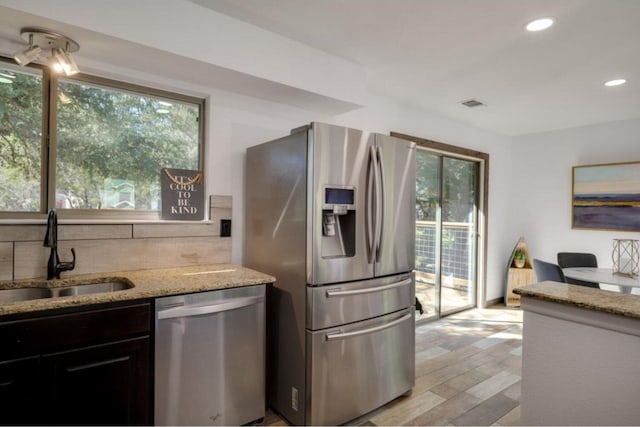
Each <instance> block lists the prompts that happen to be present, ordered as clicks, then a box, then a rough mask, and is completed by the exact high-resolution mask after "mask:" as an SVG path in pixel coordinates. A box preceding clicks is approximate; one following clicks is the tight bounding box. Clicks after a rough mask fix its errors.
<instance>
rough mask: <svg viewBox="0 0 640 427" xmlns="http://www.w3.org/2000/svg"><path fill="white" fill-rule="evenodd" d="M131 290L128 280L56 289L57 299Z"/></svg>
mask: <svg viewBox="0 0 640 427" xmlns="http://www.w3.org/2000/svg"><path fill="white" fill-rule="evenodd" d="M131 288H133V283H131V282H129V281H128V280H109V281H105V282H99V283H80V284H77V285H74V286H67V287H64V288H60V289H58V292H57V293H58V296H59V297H68V296H78V295H89V294H97V293H101V292H115V291H124V290H126V289H131Z"/></svg>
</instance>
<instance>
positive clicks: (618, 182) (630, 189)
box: [571, 161, 640, 232]
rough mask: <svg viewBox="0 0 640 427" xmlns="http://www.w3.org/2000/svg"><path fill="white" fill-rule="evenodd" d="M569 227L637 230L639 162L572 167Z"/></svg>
mask: <svg viewBox="0 0 640 427" xmlns="http://www.w3.org/2000/svg"><path fill="white" fill-rule="evenodd" d="M571 228H572V229H583V230H615V231H635V232H639V231H640V161H633V162H620V163H602V164H593V165H581V166H573V167H572V172H571Z"/></svg>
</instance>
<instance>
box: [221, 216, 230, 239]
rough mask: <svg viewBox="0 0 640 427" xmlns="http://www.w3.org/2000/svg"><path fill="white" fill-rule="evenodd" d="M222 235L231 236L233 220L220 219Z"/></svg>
mask: <svg viewBox="0 0 640 427" xmlns="http://www.w3.org/2000/svg"><path fill="white" fill-rule="evenodd" d="M220 237H231V220H230V219H221V220H220Z"/></svg>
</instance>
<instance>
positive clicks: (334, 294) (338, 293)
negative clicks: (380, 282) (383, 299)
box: [327, 279, 411, 298]
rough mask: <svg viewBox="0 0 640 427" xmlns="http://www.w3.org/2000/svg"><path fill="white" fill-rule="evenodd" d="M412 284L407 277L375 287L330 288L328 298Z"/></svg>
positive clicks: (380, 290)
mask: <svg viewBox="0 0 640 427" xmlns="http://www.w3.org/2000/svg"><path fill="white" fill-rule="evenodd" d="M410 284H411V279H405V280H402V281H400V282H395V283H391V284H388V285H384V286H376V287H375V288H365V289H353V290H350V291H341V290H328V291H327V297H328V298H330V297H342V296H347V295H361V294H368V293H371V292H382V291H386V290H387V289H393V288H399V287H401V286H404V285H410Z"/></svg>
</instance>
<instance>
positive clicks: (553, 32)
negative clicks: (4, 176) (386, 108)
mask: <svg viewBox="0 0 640 427" xmlns="http://www.w3.org/2000/svg"><path fill="white" fill-rule="evenodd" d="M41 1H42V2H43V3H44V4H48V3H46V2H45V1H44V0H41ZM96 1H97V0H96ZM183 1H190V2H191V3H194V4H197V5H198V6H202V7H205V8H208V9H210V10H212V11H215V12H217V13H218V14H223V15H227V16H228V17H231V18H233V20H234V22H237V21H235V20H238V21H244V22H246V23H248V24H250V25H253V26H255V27H258V28H261V29H263V30H266V31H270V32H273V33H276V34H278V35H279V36H284V37H286V38H289V39H292V40H295V41H296V42H299V43H302V44H304V45H308V46H310V47H312V48H314V49H317V50H321V51H324V52H326V53H328V54H330V55H333V56H335V57H338V58H341V61H342V60H346V61H348V62H351V63H354V64H357V69H358V70H365V80H366V82H365V86H364V87H365V88H366V91H367V93H370V94H371V99H372V100H374V102H378V103H391V104H394V105H395V104H399V105H406V106H409V107H410V108H411V109H413V110H414V111H415V110H416V109H417V110H418V111H425V113H428V114H431V115H435V116H436V117H448V118H451V119H454V120H457V121H460V122H463V123H467V124H470V125H473V126H477V127H480V128H482V129H487V130H490V131H493V132H497V133H499V134H504V135H510V136H518V135H524V134H531V133H538V132H545V131H552V130H559V129H566V128H572V127H578V126H586V125H591V124H598V123H606V122H612V121H618V120H629V119H639V118H640V47H639V46H640V43H639V41H640V24H639V23H640V0H183ZM1 3H5V4H10V5H11V4H15V5H22V3H21V2H19V1H17V0H16V1H12V0H0V4H1ZM78 3H79V4H78V7H77V8H76V9H79V10H78V13H77V14H76V15H77V17H82V16H85V17H87V18H88V19H89V21H87V22H86V23H85V22H83V21H81V20H80V21H79V20H76V21H74V22H76V25H82V27H78V26H74V25H72V24H64V23H62V22H59V21H58V22H56V21H52V20H55V19H56V18H55V17H46V16H47V13H46V12H42V15H40V14H39V15H38V16H36V15H33V14H29V13H26V12H22V11H20V10H18V9H14V8H2V7H0V12H1V13H0V52H13V51H15V50H16V49H17V47H20V46H23V45H24V41H23V40H21V39H20V36H19V31H20V28H22V27H24V26H42V27H44V28H47V27H51V28H55V29H56V30H57V31H60V32H62V33H63V34H70V35H73V37H74V38H75V39H76V40H78V41H81V44H82V52H81V53H82V54H83V57H82V60H83V62H82V63H81V64H80V65H81V68H83V69H84V67H85V65H91V64H90V61H91V60H93V61H96V64H100V61H103V62H104V61H107V62H109V63H110V64H111V65H112V66H113V67H116V69H117V68H121V69H123V70H130V71H131V70H133V71H141V72H144V71H146V70H149V69H156V68H157V69H162V70H163V72H164V76H165V77H166V78H167V79H171V78H175V79H176V80H186V81H191V82H193V83H194V84H198V85H203V86H204V87H220V88H223V89H227V90H231V91H234V92H238V93H241V94H245V95H249V96H253V97H257V98H264V99H268V100H270V101H275V102H281V103H283V104H287V105H292V106H297V107H301V108H306V109H308V110H309V111H316V112H320V113H323V114H329V115H332V114H341V113H344V112H348V111H352V110H353V109H354V108H356V109H357V108H359V107H360V105H357V104H359V103H360V102H361V101H360V99H359V98H357V97H355V98H354V97H350V96H345V97H340V96H337V97H335V96H332V95H333V94H327V95H329V96H325V95H323V94H322V93H312V92H311V91H306V90H304V89H300V88H298V87H296V86H295V85H291V86H288V82H287V81H270V80H268V79H265V78H261V77H260V73H259V72H258V73H257V74H256V75H248V74H243V73H242V72H237V71H231V70H229V69H226V68H224V67H221V66H217V65H216V64H215V63H211V62H207V61H199V60H197V59H196V58H194V57H187V56H186V55H185V56H184V57H180V56H179V53H180V51H174V53H170V52H167V51H164V50H161V49H155V48H152V47H149V46H142V45H140V44H136V43H130V42H126V41H125V40H123V39H120V38H118V37H112V36H108V35H106V34H105V33H104V32H101V31H99V30H97V29H96V30H92V29H91V28H92V26H91V25H92V24H91V23H92V22H93V24H94V25H95V24H99V23H100V21H99V20H98V21H95V20H94V21H91V19H96V18H95V17H92V16H91V13H92V12H91V11H92V8H91V6H84V4H83V3H82V2H80V1H79V0H78ZM31 4H32V6H30V7H31V8H32V9H35V10H38V8H37V7H36V6H37V3H33V2H32V3H26V6H25V9H26V10H29V8H28V7H27V6H28V5H31ZM65 4H67V5H71V4H73V2H71V1H67V3H65ZM118 4H120V5H121V6H120V7H128V6H123V5H124V4H126V2H119V3H118ZM163 4H164V5H165V7H168V6H170V5H172V3H171V2H168V3H163ZM34 5H35V6H34ZM173 5H175V3H174V4H173ZM176 7H179V5H178V6H176ZM76 9H73V10H74V11H75V10H76ZM197 9H198V10H202V8H200V7H198V8H197ZM56 10H57V9H55V8H54V9H51V8H50V9H49V13H52V12H55V11H56ZM83 13H84V15H83ZM154 13H155V14H156V15H155V16H156V21H160V20H159V19H158V18H159V17H160V16H161V15H162V14H163V11H162V7H160V6H159V7H158V10H155V11H152V12H147V11H146V10H145V16H146V15H147V14H150V16H151V15H153V14H154ZM87 14H88V15H87ZM94 15H95V13H94ZM202 15H203V18H202V19H203V20H204V21H205V22H206V21H207V19H209V18H207V17H206V16H205V15H206V14H202ZM212 15H214V14H213V13H212ZM57 16H58V19H60V17H63V16H64V14H58V15H57ZM132 16H133V15H132ZM547 16H549V17H553V18H554V19H555V24H554V25H553V26H552V27H551V28H550V29H548V30H546V31H543V32H538V33H528V32H526V31H525V30H524V25H525V24H526V23H527V22H528V21H530V20H532V19H534V18H539V17H547ZM77 17H76V18H77ZM78 19H80V18H78ZM137 19H139V18H137ZM174 19H175V18H174ZM185 19H186V18H185ZM121 21H122V22H123V23H122V24H121V25H122V27H123V28H124V27H126V26H127V25H131V22H135V21H128V22H129V24H125V23H124V22H125V20H121ZM69 22H71V21H69ZM164 22H166V23H169V22H171V19H169V20H168V21H164ZM201 22H202V21H201ZM211 22H215V20H213V21H211ZM112 25H118V23H112ZM158 25H160V24H158ZM185 25H188V23H187V24H185ZM246 27H247V26H246V25H245V28H246ZM150 28H151V29H152V28H153V26H151V27H150ZM183 28H184V27H183ZM238 28H239V27H238ZM249 28H250V27H249ZM196 30H197V31H196ZM196 30H194V31H196V32H199V33H200V34H209V33H207V29H206V28H200V29H199V30H198V29H196ZM140 31H142V30H140ZM143 33H144V31H143ZM166 34H168V35H169V36H170V37H174V36H175V38H176V39H178V38H179V37H180V32H178V33H176V34H175V35H173V34H172V33H171V32H166ZM182 38H184V39H185V41H186V40H191V39H189V37H188V36H186V35H183V36H182ZM239 38H240V37H239ZM245 38H246V35H245V37H244V38H242V40H244V39H245ZM205 40H206V38H205ZM255 45H256V46H260V43H255ZM202 51H203V52H206V51H207V49H206V46H205V47H204V48H202ZM310 51H311V49H310ZM176 54H177V55H178V56H176ZM176 59H178V60H176ZM274 60H275V59H274ZM343 62H345V61H343ZM176 64H179V65H176ZM97 67H98V68H97V69H99V65H97ZM254 68H255V67H254ZM257 71H260V70H257ZM318 74H319V73H318ZM619 77H624V78H626V79H627V81H628V82H627V84H625V85H623V86H618V87H613V88H607V87H605V86H604V85H603V83H604V82H605V81H606V80H609V79H612V78H619ZM349 81H353V80H348V79H346V80H344V81H343V82H339V83H340V84H334V83H331V84H330V86H331V87H340V86H345V87H349V85H348V84H346V83H345V82H349ZM223 82H224V84H223ZM336 83H338V82H336ZM357 83H360V81H358V82H357ZM357 89H358V90H360V89H361V88H357ZM309 90H313V88H309ZM355 91H356V89H355V88H354V93H355ZM347 95H349V94H347ZM469 99H476V100H479V101H481V102H482V103H484V104H485V105H483V106H479V107H475V108H469V107H466V106H464V105H462V103H461V102H462V101H466V100H469ZM354 100H355V101H354ZM354 102H355V103H354Z"/></svg>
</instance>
